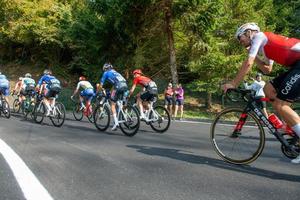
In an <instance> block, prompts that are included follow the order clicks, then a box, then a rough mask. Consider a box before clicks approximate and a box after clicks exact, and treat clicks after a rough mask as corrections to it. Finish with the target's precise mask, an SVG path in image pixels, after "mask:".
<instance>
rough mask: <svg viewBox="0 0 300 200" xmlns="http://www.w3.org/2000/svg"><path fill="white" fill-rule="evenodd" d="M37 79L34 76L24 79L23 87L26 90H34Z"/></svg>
mask: <svg viewBox="0 0 300 200" xmlns="http://www.w3.org/2000/svg"><path fill="white" fill-rule="evenodd" d="M34 87H35V81H34V80H33V79H32V78H23V79H22V89H24V90H34Z"/></svg>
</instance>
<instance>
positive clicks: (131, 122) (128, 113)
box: [119, 106, 140, 137]
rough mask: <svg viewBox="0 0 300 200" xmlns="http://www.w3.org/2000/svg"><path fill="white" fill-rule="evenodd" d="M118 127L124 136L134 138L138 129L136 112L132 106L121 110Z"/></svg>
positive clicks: (138, 121) (138, 122)
mask: <svg viewBox="0 0 300 200" xmlns="http://www.w3.org/2000/svg"><path fill="white" fill-rule="evenodd" d="M119 126H120V129H121V131H122V132H123V133H124V135H126V136H129V137H132V136H134V135H135V134H136V133H137V131H138V130H139V128H140V117H139V114H138V111H137V110H136V109H135V108H134V107H132V106H127V108H125V109H123V112H120V114H119Z"/></svg>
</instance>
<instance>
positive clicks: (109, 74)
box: [100, 69, 126, 87]
mask: <svg viewBox="0 0 300 200" xmlns="http://www.w3.org/2000/svg"><path fill="white" fill-rule="evenodd" d="M106 80H108V82H110V83H111V84H113V85H114V87H116V86H117V85H118V84H119V83H120V82H125V83H126V80H125V78H124V77H123V76H122V75H121V74H120V73H118V72H116V71H115V70H114V69H110V70H108V71H106V72H104V74H103V75H102V78H101V80H100V83H101V85H103V84H104V83H105V81H106Z"/></svg>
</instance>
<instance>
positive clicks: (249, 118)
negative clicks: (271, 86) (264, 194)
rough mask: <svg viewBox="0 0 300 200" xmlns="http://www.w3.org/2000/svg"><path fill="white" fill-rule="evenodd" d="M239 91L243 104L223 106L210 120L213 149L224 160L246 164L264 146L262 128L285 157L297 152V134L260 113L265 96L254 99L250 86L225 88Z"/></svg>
mask: <svg viewBox="0 0 300 200" xmlns="http://www.w3.org/2000/svg"><path fill="white" fill-rule="evenodd" d="M232 92H234V93H238V94H241V97H242V98H243V99H244V100H247V105H246V107H245V108H244V109H242V108H238V107H237V108H227V109H224V110H223V111H221V112H220V113H219V114H218V115H217V116H216V118H215V120H214V121H213V123H212V125H211V129H210V140H211V142H212V145H213V148H214V150H215V152H216V153H217V154H218V155H219V156H220V157H221V158H222V159H223V160H225V161H227V162H229V163H233V164H249V163H251V162H253V161H255V160H256V159H257V158H258V157H259V156H260V155H261V153H262V151H263V149H264V146H265V129H266V130H268V131H269V132H270V133H271V134H272V135H274V136H275V137H276V138H277V140H278V141H279V142H280V143H281V151H282V153H283V154H284V155H285V156H286V157H288V158H296V157H297V156H298V155H299V153H300V144H299V137H298V136H297V134H295V133H294V132H293V131H287V130H285V129H277V128H276V127H275V125H274V124H273V123H272V122H271V121H270V120H269V119H268V118H267V117H266V116H265V115H264V114H263V112H262V110H261V108H260V106H259V103H260V101H268V99H267V98H260V99H257V98H255V97H254V94H253V93H252V92H251V91H250V90H244V89H229V90H228V91H227V93H228V94H230V93H232Z"/></svg>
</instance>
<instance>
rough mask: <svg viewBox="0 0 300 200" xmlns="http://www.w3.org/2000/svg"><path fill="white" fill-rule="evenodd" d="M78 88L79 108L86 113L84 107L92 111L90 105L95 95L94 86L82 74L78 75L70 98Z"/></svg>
mask: <svg viewBox="0 0 300 200" xmlns="http://www.w3.org/2000/svg"><path fill="white" fill-rule="evenodd" d="M79 90H80V93H79V99H80V105H81V108H80V110H84V113H87V110H86V108H89V111H90V112H92V108H91V106H90V105H91V101H92V98H93V96H94V95H95V93H94V87H93V86H92V84H91V83H90V82H89V81H87V80H86V78H85V77H84V76H80V77H79V82H78V84H77V87H76V89H75V90H74V92H73V95H72V96H71V98H72V99H73V97H74V96H75V95H76V94H77V93H78V91H79ZM84 101H85V102H86V105H84Z"/></svg>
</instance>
